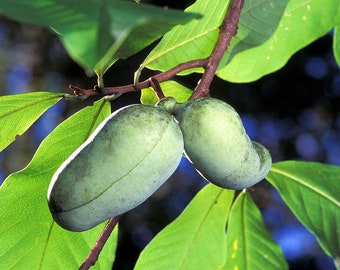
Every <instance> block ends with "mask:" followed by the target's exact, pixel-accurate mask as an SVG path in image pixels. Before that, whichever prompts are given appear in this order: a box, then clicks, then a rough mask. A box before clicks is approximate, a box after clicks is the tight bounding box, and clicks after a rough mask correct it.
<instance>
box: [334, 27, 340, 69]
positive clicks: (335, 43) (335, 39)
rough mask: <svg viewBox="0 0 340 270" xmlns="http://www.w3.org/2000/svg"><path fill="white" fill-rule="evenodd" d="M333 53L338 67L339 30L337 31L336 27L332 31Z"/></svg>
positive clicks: (339, 49) (339, 59) (339, 50)
mask: <svg viewBox="0 0 340 270" xmlns="http://www.w3.org/2000/svg"><path fill="white" fill-rule="evenodd" d="M333 52H334V57H335V60H336V62H337V63H338V66H339V67H340V29H339V26H337V27H336V28H335V29H334V36H333Z"/></svg>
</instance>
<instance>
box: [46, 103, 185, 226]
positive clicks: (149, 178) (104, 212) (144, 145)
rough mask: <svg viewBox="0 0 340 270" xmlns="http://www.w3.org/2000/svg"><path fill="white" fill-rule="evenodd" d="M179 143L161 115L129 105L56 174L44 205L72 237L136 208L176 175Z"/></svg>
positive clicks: (176, 129) (175, 127) (176, 131)
mask: <svg viewBox="0 0 340 270" xmlns="http://www.w3.org/2000/svg"><path fill="white" fill-rule="evenodd" d="M182 154H183V137H182V133H181V130H180V128H179V126H178V125H177V123H176V122H175V120H174V118H173V116H171V115H170V114H168V113H167V112H166V111H165V110H164V109H162V108H157V107H153V106H147V105H130V106H127V107H125V108H123V109H121V110H118V111H116V112H114V113H113V114H111V115H110V116H108V117H107V118H106V119H105V120H104V121H103V122H102V123H101V124H100V125H99V126H98V128H97V129H96V130H95V131H94V132H93V134H92V135H91V136H90V137H89V138H88V139H87V140H86V141H85V142H84V144H82V145H81V146H80V147H79V148H78V149H77V150H76V151H75V152H74V153H73V154H72V155H71V156H70V157H69V158H68V159H67V160H66V161H65V162H64V163H63V164H62V165H61V166H60V167H59V169H58V170H57V171H56V173H55V174H54V176H53V178H52V180H51V183H50V186H49V190H48V205H49V208H50V211H51V213H52V216H53V218H54V220H55V221H56V222H57V223H58V224H59V225H60V226H62V227H63V228H65V229H68V230H71V231H84V230H88V229H90V228H92V227H94V226H96V225H98V224H99V223H101V222H102V221H104V220H106V219H108V218H111V217H113V216H117V215H120V214H122V213H124V212H126V211H129V210H130V209H132V208H134V207H136V206H138V205H139V204H141V203H142V202H143V201H145V200H146V199H147V198H148V197H149V196H151V195H152V194H153V193H154V192H155V191H156V190H157V189H158V188H159V187H160V186H161V185H162V184H163V183H164V182H165V181H166V180H167V179H168V178H169V177H170V176H171V174H172V173H173V172H174V171H175V170H176V168H177V166H178V164H179V162H180V160H181V157H182Z"/></svg>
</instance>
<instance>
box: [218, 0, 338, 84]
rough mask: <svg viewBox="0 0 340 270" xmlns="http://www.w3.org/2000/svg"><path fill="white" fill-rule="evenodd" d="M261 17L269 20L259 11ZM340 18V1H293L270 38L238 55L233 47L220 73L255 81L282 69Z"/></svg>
mask: <svg viewBox="0 0 340 270" xmlns="http://www.w3.org/2000/svg"><path fill="white" fill-rule="evenodd" d="M268 2H272V1H268ZM276 2H280V1H276ZM337 14H338V15H337ZM261 18H262V20H265V16H263V15H261V13H259V20H261ZM339 20H340V1H339V0H324V1H320V0H319V1H315V0H290V1H289V3H288V5H287V7H286V9H285V11H284V13H283V16H282V18H281V20H280V23H279V26H278V27H277V29H276V31H275V33H274V34H273V35H271V37H270V39H268V40H267V41H266V42H265V43H263V44H262V45H260V46H257V47H254V48H252V47H249V49H248V50H244V51H242V52H238V53H237V54H235V53H234V52H233V51H232V50H233V49H232V50H231V54H235V55H234V57H233V58H232V59H231V60H230V58H229V56H228V54H226V55H225V56H224V58H223V60H222V62H221V64H220V67H219V69H218V71H217V73H216V74H217V76H219V77H220V78H222V79H224V80H227V81H232V82H251V81H255V80H257V79H259V78H261V77H262V76H264V75H266V74H269V73H272V72H274V71H276V70H278V69H280V68H281V67H282V66H284V65H285V64H286V62H287V61H288V60H289V58H290V57H291V56H292V55H293V54H294V53H296V52H297V51H298V50H300V49H302V48H303V47H305V46H307V45H308V44H310V43H311V42H313V41H315V40H316V39H318V38H320V37H322V36H324V35H325V34H327V33H328V32H329V31H330V30H331V29H332V28H333V27H334V26H335V25H338V24H339ZM258 31H261V28H259V29H258ZM237 36H238V34H237ZM228 51H230V50H228Z"/></svg>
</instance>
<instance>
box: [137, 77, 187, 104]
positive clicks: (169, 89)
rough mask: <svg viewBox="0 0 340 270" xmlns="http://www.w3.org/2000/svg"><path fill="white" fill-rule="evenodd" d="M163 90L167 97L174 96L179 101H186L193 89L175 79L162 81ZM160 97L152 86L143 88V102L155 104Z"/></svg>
mask: <svg viewBox="0 0 340 270" xmlns="http://www.w3.org/2000/svg"><path fill="white" fill-rule="evenodd" d="M160 85H161V88H162V91H163V93H164V95H165V96H166V97H173V98H175V99H176V100H177V102H186V101H187V100H188V99H189V98H190V96H191V94H192V92H193V91H192V90H190V89H189V88H187V87H185V86H184V85H181V84H180V83H178V82H175V81H165V82H162V83H160ZM157 101H158V99H157V96H156V94H155V92H154V91H153V89H152V88H151V87H149V88H145V89H143V90H142V96H141V102H142V103H143V104H149V105H155V104H156V103H157Z"/></svg>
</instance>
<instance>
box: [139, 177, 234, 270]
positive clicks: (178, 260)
mask: <svg viewBox="0 0 340 270" xmlns="http://www.w3.org/2000/svg"><path fill="white" fill-rule="evenodd" d="M233 197H234V191H231V190H225V189H221V188H219V187H216V186H214V185H212V184H208V185H207V186H206V187H204V188H203V189H202V190H201V191H200V192H199V193H198V194H197V195H196V197H195V198H194V199H193V200H192V201H191V203H190V204H189V205H188V206H187V208H186V209H185V210H184V212H183V213H182V214H181V215H180V216H179V217H178V218H177V219H176V220H175V221H174V222H172V223H171V224H170V225H168V226H167V227H166V228H165V229H163V230H162V231H161V232H160V233H159V234H158V235H157V236H156V237H155V238H154V239H153V240H152V241H151V242H150V243H149V245H148V246H147V247H146V248H145V249H144V251H143V252H142V253H141V255H140V257H139V259H138V261H137V264H136V266H135V269H138V270H142V269H143V270H144V269H145V270H152V269H172V270H176V269H183V270H185V269H195V270H196V269H198V270H199V269H202V270H203V269H204V270H206V269H220V267H221V266H222V265H223V264H224V262H225V255H226V244H225V237H224V235H225V226H226V221H227V216H228V213H229V208H230V206H231V203H232V200H233Z"/></svg>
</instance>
